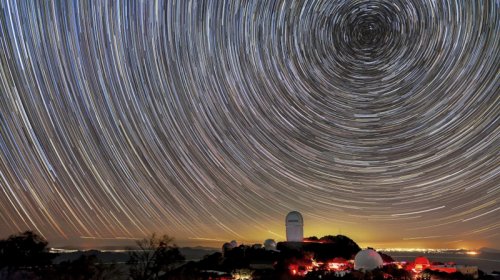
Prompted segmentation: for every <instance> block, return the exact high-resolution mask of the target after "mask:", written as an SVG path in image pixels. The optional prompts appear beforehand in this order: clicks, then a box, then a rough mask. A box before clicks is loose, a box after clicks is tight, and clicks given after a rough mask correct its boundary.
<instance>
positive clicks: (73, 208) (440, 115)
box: [0, 0, 500, 246]
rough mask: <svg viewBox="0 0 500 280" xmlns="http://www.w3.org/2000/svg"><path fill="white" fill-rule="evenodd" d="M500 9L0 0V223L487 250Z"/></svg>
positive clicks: (396, 0)
mask: <svg viewBox="0 0 500 280" xmlns="http://www.w3.org/2000/svg"><path fill="white" fill-rule="evenodd" d="M499 6H500V4H499V2H498V1H497V0H485V1H458V0H457V1H451V0H447V1H445V0H443V1H431V0H406V1H402V0H391V1H389V0H370V1H368V0H358V1H343V0H337V1H319V0H318V1H279V0H276V1H267V0H266V1H264V0H262V1H260V0H259V1H201V0H200V1H184V0H179V1H175V0H172V1H52V2H51V1H1V3H0V27H1V29H0V61H1V68H0V125H1V127H0V191H1V195H0V233H1V234H2V235H7V234H9V233H13V232H16V231H20V230H24V229H27V228H29V229H33V230H36V231H38V232H40V233H41V234H43V235H44V236H46V237H47V238H49V240H50V239H51V238H52V239H58V238H59V239H65V238H66V239H72V238H73V239H74V238H98V239H99V238H103V239H107V238H111V239H113V238H134V237H137V236H139V237H140V236H143V235H145V234H148V233H149V232H152V231H156V232H167V233H169V234H171V235H173V236H175V237H176V238H177V239H180V240H183V239H189V238H191V239H194V240H205V239H207V240H208V239H217V240H219V239H220V240H222V239H238V240H260V239H262V240H263V239H264V238H266V237H268V236H270V237H273V238H276V237H275V236H272V235H273V234H274V235H278V236H280V235H283V234H282V233H283V231H284V225H283V219H284V216H285V214H286V213H287V212H288V211H289V210H299V211H301V212H302V213H303V215H304V218H305V226H306V234H308V233H311V235H312V234H316V232H321V231H323V232H325V233H335V232H336V231H337V229H338V228H343V229H344V232H343V233H345V234H347V235H350V236H354V237H358V238H360V239H361V240H365V241H373V242H377V241H380V242H383V241H387V239H388V238H390V239H391V240H406V241H415V240H416V241H418V240H421V239H422V240H424V241H425V240H438V241H439V240H443V239H446V240H448V241H450V243H449V244H446V243H445V245H443V246H454V244H455V245H457V246H458V245H459V244H460V242H462V241H464V242H465V241H468V240H485V242H489V244H495V243H496V244H497V245H498V243H499V241H500V237H499V235H498V232H499V229H500V220H499V219H498V215H499V214H500V206H499V205H500V184H499V182H500V178H499V166H500V164H499V160H498V156H499V154H498V147H499V133H500V129H499V111H500V108H499V107H500V105H499V104H500V102H499V96H500V95H499V92H500V91H499V73H500V71H499V65H500V55H499V50H500V46H499V42H500V36H499V34H500V24H499V22H500V17H499V15H500V11H499ZM357 232H367V234H366V235H363V234H361V233H359V234H358V233H357ZM375 232H378V233H379V234H378V235H377V234H372V233H375ZM380 233H383V234H384V236H381V234H380ZM318 234H319V233H318ZM453 242H457V243H453Z"/></svg>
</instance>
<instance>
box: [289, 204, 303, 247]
mask: <svg viewBox="0 0 500 280" xmlns="http://www.w3.org/2000/svg"><path fill="white" fill-rule="evenodd" d="M285 224H286V241H288V242H302V241H304V219H303V218H302V215H301V214H300V213H299V212H297V211H292V212H290V213H288V215H286V219H285Z"/></svg>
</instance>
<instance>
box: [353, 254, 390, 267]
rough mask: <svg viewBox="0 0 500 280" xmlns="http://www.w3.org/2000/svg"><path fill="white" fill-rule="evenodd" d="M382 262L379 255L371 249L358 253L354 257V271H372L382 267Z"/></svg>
mask: <svg viewBox="0 0 500 280" xmlns="http://www.w3.org/2000/svg"><path fill="white" fill-rule="evenodd" d="M383 265H384V261H383V260H382V257H381V256H380V254H379V253H377V252H376V251H375V250H372V249H366V250H362V251H359V253H357V254H356V257H354V269H356V270H360V269H363V270H374V269H375V268H379V267H382V266H383Z"/></svg>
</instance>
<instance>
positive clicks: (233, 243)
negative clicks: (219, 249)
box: [229, 240, 238, 248]
mask: <svg viewBox="0 0 500 280" xmlns="http://www.w3.org/2000/svg"><path fill="white" fill-rule="evenodd" d="M229 243H230V244H231V246H233V248H236V247H238V242H236V240H233V241H231V242H229Z"/></svg>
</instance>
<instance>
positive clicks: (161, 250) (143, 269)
mask: <svg viewBox="0 0 500 280" xmlns="http://www.w3.org/2000/svg"><path fill="white" fill-rule="evenodd" d="M172 241H173V238H171V237H169V236H168V235H163V236H161V237H157V235H156V234H155V233H153V234H152V235H151V237H149V238H144V239H142V240H138V241H137V242H136V244H137V247H138V248H137V250H132V251H131V252H130V259H129V261H128V265H129V266H130V270H129V271H130V278H132V279H133V280H149V279H159V277H162V278H166V277H167V276H168V274H169V272H170V271H171V270H172V269H173V266H174V265H175V264H176V263H178V262H180V261H183V260H184V259H185V258H184V256H183V255H182V254H181V253H180V251H179V248H178V247H177V246H176V245H170V244H171V243H172Z"/></svg>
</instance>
